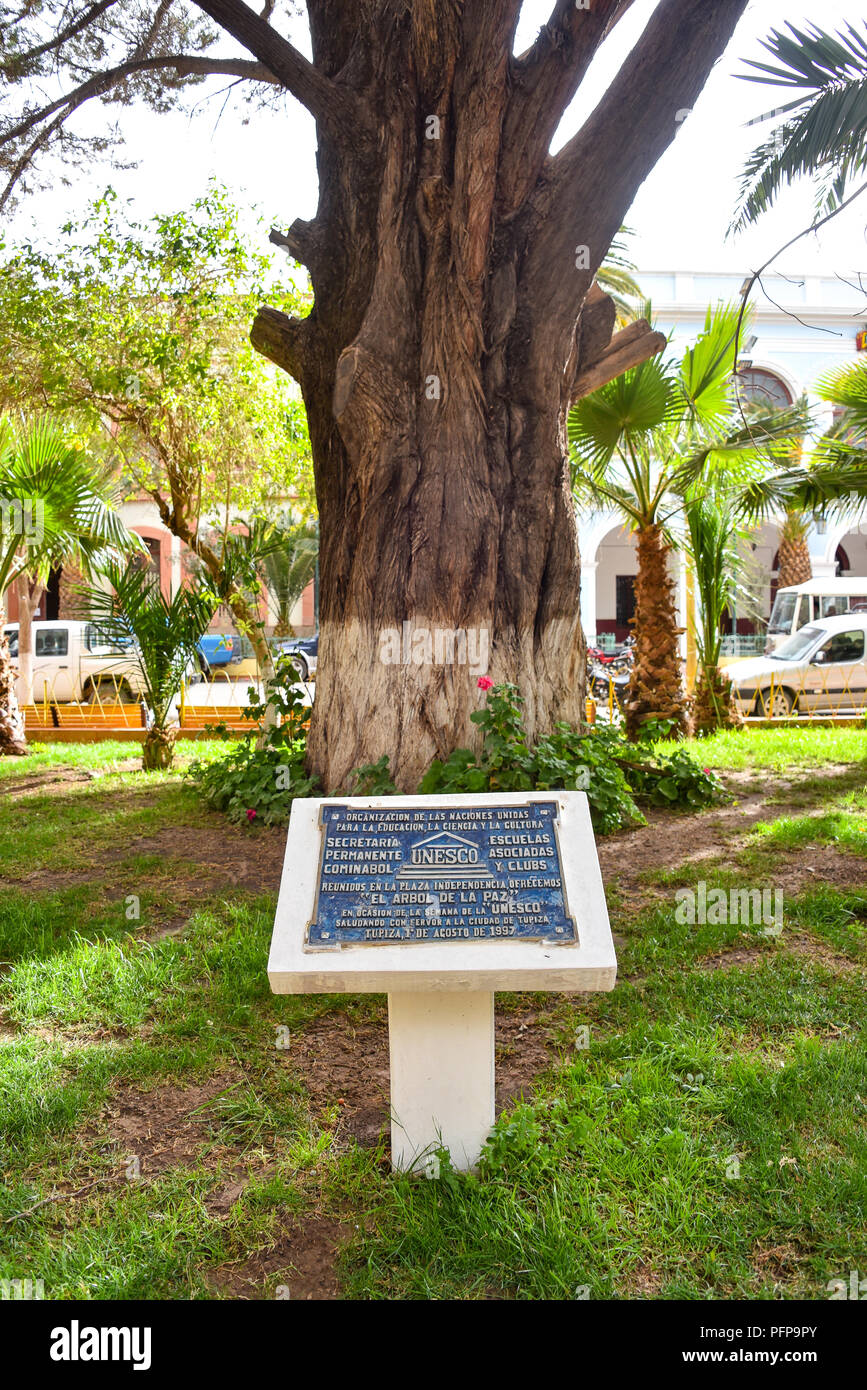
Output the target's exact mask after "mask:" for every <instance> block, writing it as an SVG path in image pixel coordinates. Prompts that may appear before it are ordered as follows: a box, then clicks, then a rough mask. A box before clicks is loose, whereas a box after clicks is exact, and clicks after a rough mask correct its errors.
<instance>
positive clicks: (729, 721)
mask: <svg viewBox="0 0 867 1390" xmlns="http://www.w3.org/2000/svg"><path fill="white" fill-rule="evenodd" d="M692 718H693V733H696V734H707V733H712V732H713V730H714V729H729V728H732V727H734V726H735V725H739V724H742V723H743V720H742V719H741V717H740V715H739V714H738V713H737V711H736V709H735V707H734V702H733V700H732V683H731V681H730V680H729V678H728V676H727V675H726V674H725V672H724V671H722V670H720V668H719V667H718V666H702V667H701V669H700V671H699V677H698V684H697V686H696V692H695V701H694V704H693V711H692Z"/></svg>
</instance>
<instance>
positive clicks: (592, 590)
mask: <svg viewBox="0 0 867 1390" xmlns="http://www.w3.org/2000/svg"><path fill="white" fill-rule="evenodd" d="M638 280H639V283H640V285H641V288H642V290H643V292H644V294H645V296H646V297H647V298H648V299H649V300H650V302H651V304H652V310H653V319H654V322H655V324H656V326H658V327H659V328H660V330H661V331H662V332H664V333H666V334H667V335H668V336H669V338H670V342H671V349H670V350H671V353H672V355H673V356H675V357H678V356H681V355H682V353H683V351H684V349H685V348H686V347H688V346H689V344H690V343H691V342H694V341H695V339H696V337H697V336H698V334H699V333H700V332H701V330H702V328H703V326H704V320H705V315H706V313H707V310H708V307H710V306H713V305H717V304H719V303H735V302H738V301H739V298H740V291H741V286H742V283H743V277H742V276H738V275H730V274H729V275H723V274H720V275H716V274H713V273H711V272H706V271H700V272H695V273H686V272H683V271H671V272H663V271H654V272H647V273H644V274H641V275H639V276H638ZM763 284H764V286H765V290H766V293H764V294H763V293H762V290H761V288H760V287H759V286H758V285H756V287H755V289H754V293H753V310H754V311H753V318H752V326H751V327H750V328H749V329H748V330H747V332H748V336H747V338H746V342H745V344H744V345H743V347H742V349H741V355H740V361H739V366H740V371H741V373H742V376H741V385H742V389H743V390H745V392H748V393H749V394H750V395H752V396H761V397H762V398H764V399H766V400H767V401H768V402H769V403H770V402H773V403H774V404H776V405H781V406H783V405H786V404H790V403H793V402H795V401H797V400H799V399H800V398H801V396H802V395H806V397H807V399H808V401H809V403H810V405H811V406H812V407H813V414H814V418H815V420H816V429H817V431H818V432H819V433H821V432H822V431H823V430H825V429H827V428H828V427H829V426H830V425H831V424H832V422H833V410H832V408H831V407H830V406H828V405H826V404H825V403H824V402H822V401H820V400H819V399H818V397H817V395H816V391H815V388H816V385H817V383H818V382H819V380H820V379H821V378H822V377H823V376H825V375H826V374H827V373H828V372H830V371H832V370H834V369H835V368H838V367H842V366H847V365H850V364H852V363H855V362H856V361H859V360H861V361H864V360H865V354H864V353H863V352H859V350H858V347H857V343H856V338H857V335H858V333H859V332H861V331H863V330H864V329H865V327H867V290H865V289H862V288H860V286H859V285H858V284H857V283H856V282H847V281H844V280H842V279H840V278H838V277H835V276H823V277H817V276H808V275H805V276H782V275H766V276H764V277H763ZM781 520H782V518H774V519H771V520H769V521H768V522H766V523H765V524H764V525H761V526H757V527H756V528H755V529H754V531H753V532H752V533H751V535H750V537H749V542H748V543H749V546H750V556H751V558H750V557H747V558H748V564H749V569H750V577H751V580H754V589H753V592H754V593H755V595H756V600H757V605H756V606H757V608H758V609H759V610H760V613H763V616H764V618H765V619H767V617H768V616H769V614H770V609H771V604H772V601H773V594H774V592H775V590H776V578H777V574H776V565H777V550H778V543H779V523H780V521H781ZM578 525H579V540H580V546H581V612H582V614H583V619H584V629H585V631H586V632H587V634H588V636H593V635H596V636H598V637H603V636H604V635H605V634H610V635H612V636H613V637H615V638H616V640H618V641H622V640H623V639H624V638H625V637H626V636H627V635H628V633H629V630H630V629H629V619H630V617H631V616H632V613H633V611H634V598H633V585H634V579H635V573H636V569H637V566H636V558H635V542H634V538H633V537H632V536H631V535H630V534H629V532H628V530H626V529H625V528H624V526H623V524H622V520H621V519H620V517H619V516H618V515H617V513H616V512H614V511H605V512H586V513H583V514H581V515H580V516H579V518H578ZM808 545H809V549H810V557H811V561H812V566H813V578H814V579H824V578H829V577H832V576H834V575H841V576H843V577H847V578H848V577H852V578H855V577H856V576H862V575H867V522H865V521H864V520H863V519H862V520H860V521H859V519H858V517H857V515H856V514H854V513H852V514H850V515H849V516H848V517H844V518H842V519H841V520H838V521H833V522H830V521H829V522H827V523H825V522H823V521H822V520H821V519H819V520H814V521H813V523H812V525H811V528H810V532H809V537H808ZM682 569H683V567H682V565H681V564H680V562H678V573H677V575H676V578H677V581H678V585H679V593H680V622H681V626H683V623H684V614H685V607H686V576H685V573H683V572H681V571H682ZM733 622H734V625H735V626H736V629H737V631H738V632H741V633H748V632H751V631H754V630H755V627H756V621H755V618H754V616H750V615H748V614H739V613H736V614H734V615H733Z"/></svg>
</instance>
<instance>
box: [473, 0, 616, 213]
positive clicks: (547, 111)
mask: <svg viewBox="0 0 867 1390" xmlns="http://www.w3.org/2000/svg"><path fill="white" fill-rule="evenodd" d="M592 3H593V9H592V10H588V9H578V8H577V6H576V5H575V3H574V0H557V3H556V4H555V6H554V10H553V13H552V15H551V18H550V19H549V20H548V23H547V24H546V25H545V26H544V28H543V29H542V30H541V32H540V34H539V37H538V38H537V40H536V42H535V43H534V44H533V46H532V48H530V49H528V50H527V52H526V53H525V54H523V56H522V57H520V58H516V59H513V60H512V63H511V79H512V95H511V98H510V101H509V105H508V108H507V110H506V118H505V121H504V123H503V141H502V147H503V150H504V158H503V161H502V164H501V169H500V187H499V197H500V204H501V208H502V212H503V215H504V216H505V217H509V216H511V215H512V214H513V213H514V212H516V211H517V210H518V208H519V207H521V205H522V204H523V202H524V200H525V198H526V197H527V195H528V193H529V192H530V190H531V189H532V188H533V187H534V186H535V183H536V180H537V178H538V176H539V171H540V169H541V167H542V164H543V162H544V160H545V156H546V155H547V153H548V147H549V146H550V144H551V140H552V139H553V136H554V132H555V131H556V129H557V126H558V125H559V124H560V120H561V118H562V115H563V112H564V111H565V109H566V107H567V106H568V105H569V103H570V101H571V100H572V98H573V97H574V96H575V93H576V92H577V90H578V88H579V86H580V85H581V82H582V80H583V78H584V76H585V74H586V72H587V69H588V68H589V66H590V64H591V62H592V61H593V58H594V57H595V56H596V53H597V51H598V49H599V46H600V44H601V43H602V42H603V41H604V39H606V38H607V37H608V35H609V34H610V33H611V30H612V29H613V28H614V26H615V24H617V22H618V20H620V19H622V17H623V15H625V14H626V11H627V10H628V9H629V8H630V6H631V5H632V3H633V0H592Z"/></svg>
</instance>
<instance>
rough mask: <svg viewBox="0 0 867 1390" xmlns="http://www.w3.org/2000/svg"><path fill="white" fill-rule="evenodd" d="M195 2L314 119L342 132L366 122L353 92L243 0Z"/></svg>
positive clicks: (362, 108) (364, 109)
mask: <svg viewBox="0 0 867 1390" xmlns="http://www.w3.org/2000/svg"><path fill="white" fill-rule="evenodd" d="M194 4H196V5H197V6H198V8H199V9H200V10H203V11H204V13H205V14H206V15H208V16H209V18H211V19H213V20H214V22H215V23H216V24H219V26H220V28H221V29H225V31H226V33H227V34H231V35H232V37H233V38H234V39H237V41H238V43H240V44H241V45H242V46H243V47H244V48H246V49H247V50H248V52H250V53H252V54H254V55H255V57H257V58H258V59H259V61H260V62H261V63H264V64H265V66H266V67H267V68H269V69H270V70H271V72H272V73H273V74H274V76H275V77H276V78H277V81H278V82H280V83H281V84H282V86H284V87H285V88H286V90H287V91H289V92H291V93H292V95H293V96H294V97H296V98H297V99H298V101H300V102H301V103H302V105H303V106H306V107H307V110H308V111H309V112H310V113H311V115H312V116H314V117H315V119H316V120H317V122H320V123H321V124H322V125H323V126H326V127H328V128H330V129H331V130H334V131H336V130H341V131H343V132H344V133H345V132H347V131H348V130H352V129H353V128H354V129H355V130H356V132H357V129H358V126H359V124H361V123H362V122H363V123H364V124H365V125H366V124H367V120H366V107H365V106H364V105H363V103H362V102H361V100H360V99H359V98H358V97H357V96H356V95H355V93H354V92H350V91H349V90H348V88H346V87H342V86H340V85H339V84H338V83H336V82H333V81H332V80H331V78H330V77H326V76H325V74H324V73H322V72H320V71H319V69H318V68H316V67H314V65H313V64H312V63H311V62H309V61H308V60H307V59H306V58H305V57H304V55H303V54H302V53H299V52H298V49H297V48H295V47H294V45H293V44H291V43H290V42H289V41H288V39H284V38H283V36H282V34H278V33H277V30H276V29H272V27H271V25H270V24H269V23H268V22H267V21H266V20H264V19H262V18H261V16H260V15H258V14H256V13H255V11H254V10H251V9H250V7H249V6H248V5H245V4H244V3H243V0H194Z"/></svg>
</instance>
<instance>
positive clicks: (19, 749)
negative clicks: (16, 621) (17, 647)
mask: <svg viewBox="0 0 867 1390" xmlns="http://www.w3.org/2000/svg"><path fill="white" fill-rule="evenodd" d="M2 616H3V615H2V613H0V618H2ZM28 751H29V750H28V747H27V738H26V735H25V732H24V716H23V715H22V713H21V710H20V708H19V706H18V698H17V696H16V694H15V676H14V675H13V670H12V658H11V657H10V655H9V643H8V641H7V640H6V635H5V633H4V632H3V625H2V622H0V757H4V756H8V755H9V754H16V755H18V756H21V755H23V754H25V753H27V752H28Z"/></svg>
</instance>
